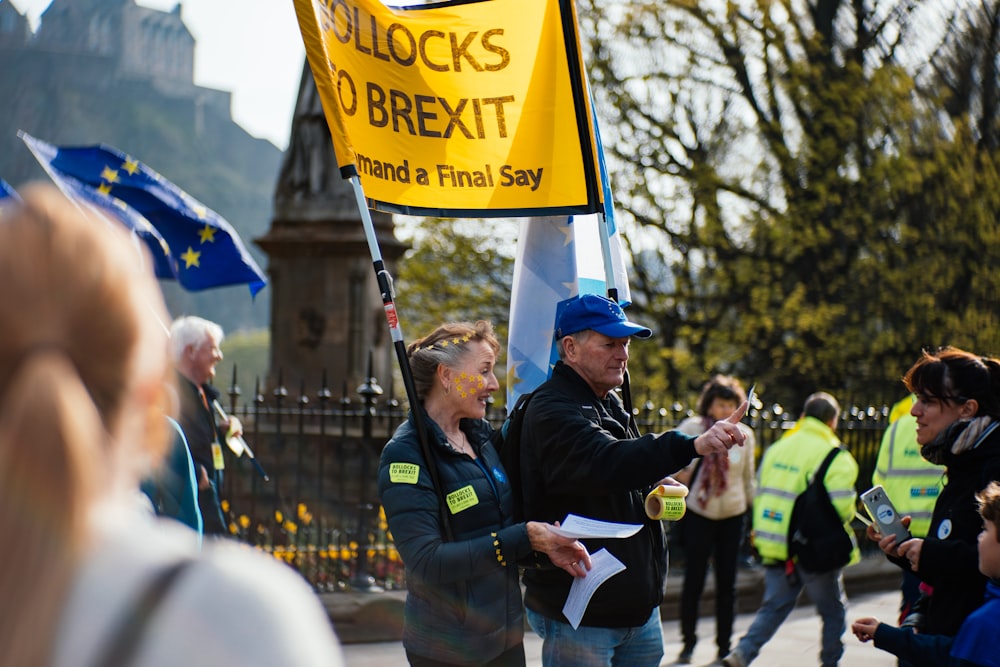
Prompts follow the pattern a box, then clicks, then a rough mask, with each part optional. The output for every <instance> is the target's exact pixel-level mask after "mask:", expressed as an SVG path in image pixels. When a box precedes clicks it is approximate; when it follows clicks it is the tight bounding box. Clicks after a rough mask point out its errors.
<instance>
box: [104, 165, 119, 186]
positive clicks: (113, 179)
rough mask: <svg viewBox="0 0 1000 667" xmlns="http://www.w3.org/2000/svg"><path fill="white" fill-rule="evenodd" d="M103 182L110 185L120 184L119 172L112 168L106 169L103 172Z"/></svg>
mask: <svg viewBox="0 0 1000 667" xmlns="http://www.w3.org/2000/svg"><path fill="white" fill-rule="evenodd" d="M101 180H102V181H107V182H108V183H117V182H118V172H117V171H115V170H114V169H112V168H111V167H105V168H104V169H102V170H101Z"/></svg>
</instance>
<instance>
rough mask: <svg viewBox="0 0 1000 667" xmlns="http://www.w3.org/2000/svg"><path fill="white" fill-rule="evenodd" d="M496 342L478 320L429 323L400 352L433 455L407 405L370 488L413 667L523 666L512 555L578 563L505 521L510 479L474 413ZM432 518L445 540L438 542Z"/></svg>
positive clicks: (481, 402) (581, 556)
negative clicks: (394, 563)
mask: <svg viewBox="0 0 1000 667" xmlns="http://www.w3.org/2000/svg"><path fill="white" fill-rule="evenodd" d="M499 349H500V344H499V343H498V342H497V339H496V337H495V336H494V335H493V328H492V326H491V325H490V323H489V322H484V321H479V322H476V323H475V324H468V323H450V324H444V325H442V326H439V327H438V328H437V329H435V330H434V331H433V332H432V333H431V334H430V335H428V336H425V337H424V338H422V339H420V340H417V341H416V342H414V343H412V344H411V345H410V346H409V348H408V350H407V355H408V357H409V360H410V367H411V369H412V372H413V380H414V385H415V389H416V393H417V397H418V399H419V400H420V401H421V406H420V408H422V410H423V414H424V416H425V420H424V423H425V424H426V430H427V435H428V440H429V444H430V448H431V452H432V454H431V457H432V459H433V460H432V461H426V460H425V459H424V456H423V454H422V452H421V448H420V444H419V442H418V439H417V429H416V424H415V422H414V415H413V414H412V412H411V414H410V417H409V419H408V420H407V421H406V422H404V423H403V424H401V425H400V427H399V428H398V429H396V432H395V433H394V434H393V436H392V439H391V440H389V442H388V443H387V444H386V446H385V448H384V449H383V451H382V457H381V461H380V464H379V475H378V490H379V496H380V498H381V501H382V505H383V507H384V509H385V514H386V518H387V520H388V523H389V529H390V531H391V532H392V536H393V540H394V542H395V545H396V548H397V550H398V551H399V553H400V556H401V557H402V559H403V563H404V565H405V566H406V581H407V589H408V594H407V597H406V607H405V617H404V629H403V646H404V648H405V649H406V657H407V659H408V660H409V662H410V664H411V665H414V666H429V665H434V666H437V667H442V666H446V665H489V666H490V667H507V666H519V665H524V664H525V656H524V645H523V637H524V619H523V608H522V602H521V588H520V585H519V583H518V567H517V563H518V561H519V560H521V559H523V558H526V557H528V556H529V555H531V554H532V552H533V551H537V552H542V553H545V554H546V555H548V557H549V559H550V560H551V562H552V563H553V564H554V565H556V566H558V567H561V568H562V569H564V570H566V571H567V572H569V573H571V574H573V575H574V576H583V575H584V574H585V572H586V569H589V566H590V558H589V556H588V555H587V551H586V549H585V548H584V547H583V545H582V544H580V543H579V542H578V541H576V540H573V539H569V538H565V537H562V536H560V535H557V534H556V533H554V532H552V531H551V530H550V528H551V526H550V525H549V524H545V523H540V522H535V521H529V522H527V523H514V521H513V519H512V518H511V515H512V512H513V495H512V493H511V487H510V483H509V480H508V478H507V474H506V472H505V471H504V469H503V466H502V465H501V463H500V459H499V456H498V455H497V452H496V450H495V449H494V448H493V446H492V445H491V444H490V435H491V433H492V428H491V427H490V425H489V423H488V422H487V421H486V420H485V415H486V402H487V399H488V398H489V396H490V394H492V393H493V392H494V391H496V390H497V389H498V388H499V384H498V383H497V379H496V376H495V375H494V374H493V367H494V364H495V363H496V355H497V352H498V351H499ZM428 465H433V466H435V467H436V469H437V471H438V473H439V476H440V480H441V486H442V493H443V495H444V500H443V502H442V501H441V500H440V499H439V498H438V495H437V494H436V493H435V491H434V487H433V485H432V482H431V478H430V475H429V473H428V471H427V467H428ZM443 515H447V520H448V522H449V525H450V528H451V531H452V534H453V538H454V539H453V540H449V541H446V540H445V538H444V535H445V527H444V526H443V525H442V516H443Z"/></svg>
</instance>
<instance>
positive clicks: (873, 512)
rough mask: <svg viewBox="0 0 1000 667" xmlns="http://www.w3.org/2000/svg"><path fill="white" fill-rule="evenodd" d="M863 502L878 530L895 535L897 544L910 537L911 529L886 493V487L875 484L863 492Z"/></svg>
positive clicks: (884, 533)
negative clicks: (904, 523)
mask: <svg viewBox="0 0 1000 667" xmlns="http://www.w3.org/2000/svg"><path fill="white" fill-rule="evenodd" d="M861 502H862V503H864V505H865V509H866V510H867V511H868V515H869V516H870V517H871V518H872V521H874V522H875V528H877V529H878V532H880V533H882V534H883V535H895V536H896V543H897V544H898V543H900V542H903V541H904V540H908V539H910V537H911V535H910V531H908V530H907V529H906V527H905V526H903V522H902V519H901V517H900V516H899V513H898V512H897V511H896V508H895V507H894V506H893V504H892V501H891V500H889V496H887V495H886V493H885V489H883V488H882V487H881V486H873V487H872V488H870V489H868V490H867V491H865V492H864V493H862V494H861Z"/></svg>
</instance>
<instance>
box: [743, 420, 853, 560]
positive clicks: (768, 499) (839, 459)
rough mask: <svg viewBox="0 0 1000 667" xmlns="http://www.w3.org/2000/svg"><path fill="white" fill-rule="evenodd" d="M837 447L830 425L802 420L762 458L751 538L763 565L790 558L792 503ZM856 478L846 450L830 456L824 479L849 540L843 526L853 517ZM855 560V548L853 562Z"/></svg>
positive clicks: (754, 502) (754, 503)
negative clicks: (789, 531)
mask: <svg viewBox="0 0 1000 667" xmlns="http://www.w3.org/2000/svg"><path fill="white" fill-rule="evenodd" d="M839 446H840V441H839V440H838V439H837V436H836V434H835V433H834V432H833V430H832V429H831V428H830V427H829V426H827V425H826V424H824V423H823V422H821V421H820V420H818V419H815V418H814V417H805V418H803V419H801V420H799V423H798V424H797V425H796V428H795V429H794V431H793V432H792V433H790V434H788V435H786V436H784V437H783V438H781V439H780V440H778V441H777V442H776V443H774V444H773V445H771V447H770V448H768V450H767V451H766V452H765V453H764V459H763V461H761V464H760V471H759V473H758V483H757V495H756V496H754V501H753V534H754V545H755V546H756V547H757V552H758V553H759V554H760V556H761V558H762V559H763V560H764V561H765V563H766V562H769V561H770V562H775V561H777V562H781V561H784V560H786V559H787V558H788V528H789V524H790V522H791V518H792V508H793V506H794V505H795V499H796V498H797V497H798V496H799V494H801V493H802V492H803V491H804V490H805V488H806V485H807V484H808V483H809V479H810V478H811V477H812V475H813V473H815V471H816V469H817V468H819V466H820V464H821V463H822V462H823V459H824V458H826V455H827V454H828V453H829V452H830V448H831V447H839ZM857 479H858V463H857V461H855V460H854V457H853V456H851V453H850V452H848V451H844V452H843V453H841V454H838V455H837V456H836V457H834V459H833V462H832V463H831V464H830V468H829V470H827V473H826V477H825V478H824V485H825V486H826V490H827V492H828V493H829V494H830V500H831V501H832V502H833V506H834V507H835V508H836V510H837V513H838V514H839V515H840V516H841V518H842V519H843V521H844V524H845V528H844V529H845V530H846V531H847V532H848V534H850V535H851V536H852V538H853V533H852V532H851V531H850V530H849V529H848V528H847V525H848V524H849V523H850V522H851V520H852V519H853V518H854V507H855V501H856V497H857V493H856V491H855V489H854V483H855V482H856V481H857ZM857 560H858V550H857V548H856V547H855V549H854V553H853V554H852V556H851V562H852V563H853V562H856V561H857Z"/></svg>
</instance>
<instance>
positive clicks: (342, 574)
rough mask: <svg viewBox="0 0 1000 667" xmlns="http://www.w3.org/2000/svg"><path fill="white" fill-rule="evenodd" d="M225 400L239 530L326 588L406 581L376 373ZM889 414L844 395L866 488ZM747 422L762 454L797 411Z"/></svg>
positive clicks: (673, 412)
mask: <svg viewBox="0 0 1000 667" xmlns="http://www.w3.org/2000/svg"><path fill="white" fill-rule="evenodd" d="M236 386H237V385H236V383H235V381H234V382H233V387H236ZM228 408H229V410H230V412H231V413H232V414H235V415H236V416H238V417H239V418H240V419H241V420H242V422H243V427H244V434H245V437H246V440H247V442H248V443H249V445H250V447H251V448H252V450H253V452H254V454H255V455H256V459H257V463H258V464H259V467H258V466H255V465H253V464H252V462H251V461H250V460H249V459H248V457H246V456H243V457H241V458H235V457H233V456H230V455H229V454H228V453H227V460H226V466H227V467H226V474H225V482H224V485H223V497H224V501H223V509H224V511H225V513H226V517H227V520H228V521H229V529H230V532H231V533H232V535H233V536H234V537H235V538H236V539H239V540H242V541H244V542H246V543H248V544H250V545H252V546H254V547H256V548H259V549H261V550H263V551H266V552H268V553H270V554H272V555H273V556H274V557H275V558H278V559H280V560H283V561H285V562H286V563H288V564H289V565H291V566H292V567H294V568H295V569H296V570H298V571H299V572H300V573H301V574H302V575H303V576H304V577H305V578H306V579H307V580H308V581H309V582H310V583H311V584H312V585H313V587H314V588H315V589H316V590H317V591H319V592H331V591H341V590H371V591H374V590H385V589H393V588H401V587H403V586H404V583H405V582H404V576H403V565H402V562H401V561H400V558H399V554H398V553H397V552H396V550H395V548H394V546H393V544H392V539H391V536H390V535H389V533H388V530H387V526H386V521H385V516H384V514H383V513H382V511H381V508H380V506H379V503H378V497H377V492H376V488H375V478H376V473H377V469H378V458H379V453H380V451H381V449H382V446H383V445H384V444H385V442H386V440H388V438H389V436H390V435H391V434H392V432H393V431H394V430H395V428H396V427H397V426H398V425H399V424H400V422H401V421H402V420H404V419H405V418H406V408H405V406H404V405H401V403H400V401H399V400H397V399H396V398H394V397H393V396H392V395H391V393H390V394H389V395H383V391H382V389H381V387H379V385H378V382H377V381H376V380H375V379H374V378H370V379H369V380H368V381H367V382H366V383H364V384H363V385H362V386H361V387H358V388H357V390H356V392H355V393H354V394H353V395H352V394H349V393H348V392H347V390H346V388H345V389H344V390H343V391H342V392H341V394H340V395H339V396H335V395H334V394H333V392H332V391H331V390H330V389H329V388H328V387H324V388H323V389H321V390H320V391H318V392H317V393H316V394H315V395H306V393H305V392H304V391H303V390H301V389H300V391H299V392H298V393H297V395H293V394H291V393H289V391H288V390H287V388H285V387H283V386H280V382H279V387H278V388H277V389H275V390H273V391H271V392H268V395H266V396H265V395H264V394H263V393H262V392H261V391H260V390H259V388H258V390H257V391H255V395H254V396H253V397H250V399H249V400H243V399H242V397H241V396H240V395H239V390H238V389H234V390H233V392H232V393H230V395H229V400H228ZM634 412H635V415H636V420H637V422H638V424H639V427H640V429H641V430H642V432H644V433H646V432H662V431H666V430H669V429H671V428H673V427H675V426H676V425H677V424H678V423H679V422H680V421H681V420H682V419H684V418H685V417H687V416H688V415H690V414H692V412H691V408H690V407H689V406H686V405H683V404H681V403H673V404H671V405H669V406H656V405H654V404H652V403H651V402H647V403H645V404H642V405H638V406H636V408H635V410H634ZM505 413H506V410H505V407H504V406H501V405H497V404H494V405H492V406H490V409H489V411H488V415H487V418H488V419H490V421H492V422H493V423H494V424H496V425H499V424H500V423H501V422H502V421H503V418H504V416H505ZM887 415H888V408H887V407H886V406H877V407H869V406H865V407H855V406H846V407H845V409H844V414H843V415H842V416H841V421H840V425H839V428H838V434H839V436H840V438H841V440H842V441H843V442H844V443H845V445H846V446H847V448H848V449H849V450H850V451H851V453H852V454H853V455H854V457H855V458H856V459H857V461H858V464H859V467H860V471H859V475H858V490H859V492H860V491H863V490H865V489H867V488H868V486H869V481H870V479H871V472H872V470H873V468H874V465H875V459H876V457H877V454H878V448H879V444H880V442H881V438H882V433H883V431H884V430H885V426H886V416H887ZM745 423H746V424H747V425H748V426H750V428H751V429H753V431H754V433H755V434H756V440H757V449H756V452H755V456H756V459H757V461H758V462H759V461H760V457H761V454H762V453H763V451H764V450H765V449H767V447H768V446H770V444H771V443H773V442H774V441H775V440H777V439H778V438H779V437H781V435H782V433H783V432H784V431H785V430H787V429H789V428H791V426H792V425H793V423H794V421H793V419H792V418H790V416H789V415H786V414H785V413H784V411H783V409H782V408H781V406H778V405H771V406H765V405H757V406H754V407H753V408H752V409H751V411H750V414H749V415H748V416H747V418H746V419H745ZM261 471H263V472H265V473H266V475H267V479H266V480H265V478H264V475H263V474H262V473H261ZM859 542H861V541H859Z"/></svg>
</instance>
